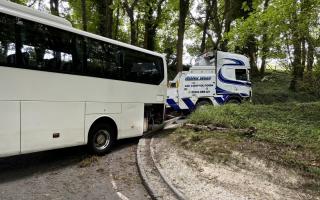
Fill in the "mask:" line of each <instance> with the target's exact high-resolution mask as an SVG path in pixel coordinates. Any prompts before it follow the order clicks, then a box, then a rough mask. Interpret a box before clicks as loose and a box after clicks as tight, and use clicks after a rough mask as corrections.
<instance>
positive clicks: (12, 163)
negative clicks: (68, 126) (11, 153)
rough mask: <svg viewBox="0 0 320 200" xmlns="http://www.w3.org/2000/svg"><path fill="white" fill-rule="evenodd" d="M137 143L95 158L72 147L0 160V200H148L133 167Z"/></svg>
mask: <svg viewBox="0 0 320 200" xmlns="http://www.w3.org/2000/svg"><path fill="white" fill-rule="evenodd" d="M138 140H139V139H138V138H136V139H126V140H122V141H119V142H118V144H117V145H116V147H115V148H114V149H113V151H112V152H110V153H109V154H107V155H105V156H102V157H96V156H91V155H89V154H88V153H87V151H86V148H85V147H74V148H67V149H59V150H53V151H47V152H40V153H34V154H28V155H20V156H15V157H9V158H1V159H0V199H1V200H11V199H12V200H17V199H19V200H29V199H31V200H33V199H37V200H38V199H40V200H42V199H45V200H60V199H61V200H65V199H71V200H72V199H76V200H82V199H90V200H91V199H92V200H94V199H99V200H101V199H108V200H119V199H120V200H121V199H122V200H127V199H130V200H131V199H139V200H140V199H150V197H149V195H148V193H147V191H146V190H145V188H144V187H143V185H142V183H141V179H140V177H139V174H138V170H137V166H136V147H137V143H138Z"/></svg>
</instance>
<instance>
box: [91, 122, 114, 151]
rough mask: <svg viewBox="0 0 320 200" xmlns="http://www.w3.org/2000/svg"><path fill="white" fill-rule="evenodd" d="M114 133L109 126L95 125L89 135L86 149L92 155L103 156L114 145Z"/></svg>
mask: <svg viewBox="0 0 320 200" xmlns="http://www.w3.org/2000/svg"><path fill="white" fill-rule="evenodd" d="M115 140H116V138H115V131H114V128H113V127H112V126H110V125H109V124H102V123H101V124H97V125H95V126H94V127H93V129H92V130H91V131H90V133H89V140H88V147H89V149H90V151H91V152H92V153H93V154H97V155H104V154H106V153H107V152H109V151H110V149H111V148H112V146H113V145H114V143H115Z"/></svg>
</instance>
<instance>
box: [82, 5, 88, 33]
mask: <svg viewBox="0 0 320 200" xmlns="http://www.w3.org/2000/svg"><path fill="white" fill-rule="evenodd" d="M81 13H82V28H83V30H84V31H87V30H88V17H87V2H86V0H81Z"/></svg>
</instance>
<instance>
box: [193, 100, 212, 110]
mask: <svg viewBox="0 0 320 200" xmlns="http://www.w3.org/2000/svg"><path fill="white" fill-rule="evenodd" d="M208 105H211V103H210V102H209V101H205V100H202V101H199V102H197V104H196V109H199V108H202V107H204V106H208Z"/></svg>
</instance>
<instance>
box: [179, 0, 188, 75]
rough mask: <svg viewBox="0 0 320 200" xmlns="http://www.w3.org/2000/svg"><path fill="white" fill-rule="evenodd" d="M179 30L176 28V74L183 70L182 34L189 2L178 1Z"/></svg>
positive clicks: (184, 0) (186, 0) (185, 0)
mask: <svg viewBox="0 0 320 200" xmlns="http://www.w3.org/2000/svg"><path fill="white" fill-rule="evenodd" d="M179 2H180V3H179V8H180V10H179V28H178V41H177V72H181V71H182V70H183V62H182V56H183V40H184V32H185V27H186V18H187V15H188V12H189V4H190V0H180V1H179Z"/></svg>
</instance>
